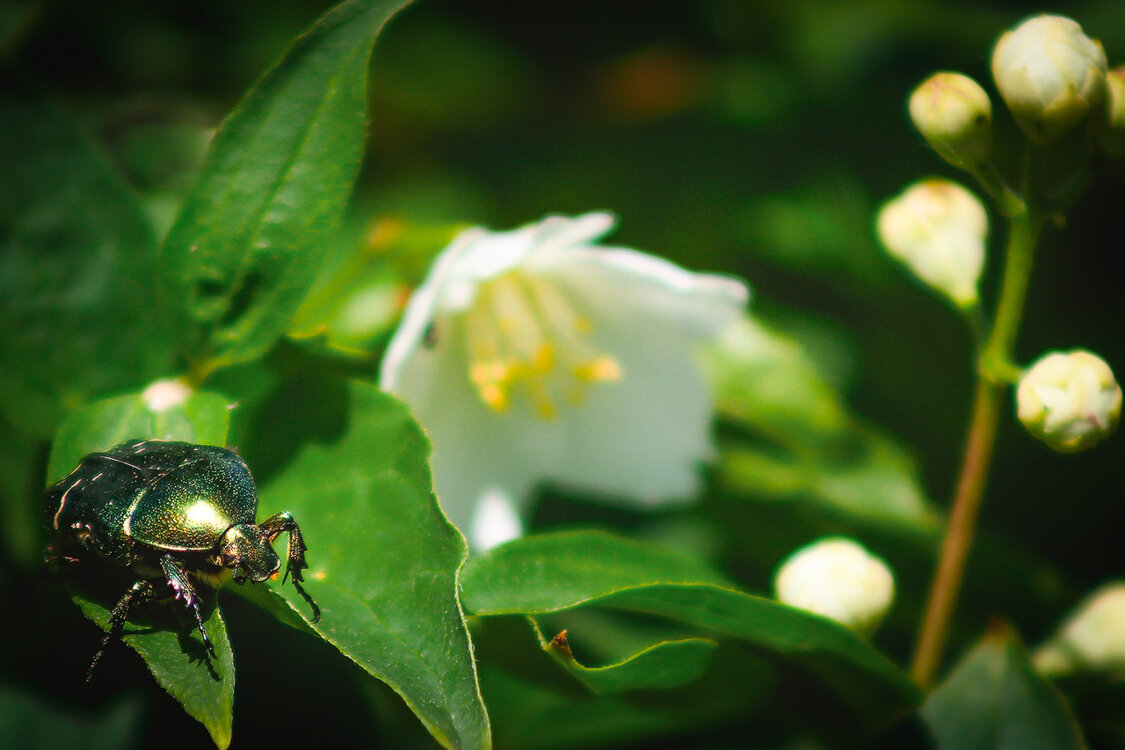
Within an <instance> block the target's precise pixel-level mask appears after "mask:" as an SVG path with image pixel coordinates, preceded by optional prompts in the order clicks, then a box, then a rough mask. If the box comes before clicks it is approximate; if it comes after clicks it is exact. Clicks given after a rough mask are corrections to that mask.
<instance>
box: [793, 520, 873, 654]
mask: <svg viewBox="0 0 1125 750" xmlns="http://www.w3.org/2000/svg"><path fill="white" fill-rule="evenodd" d="M774 591H775V592H776V593H777V599H778V601H780V602H782V603H784V604H788V605H789V606H791V607H798V608H800V609H804V610H808V611H810V612H815V613H816V614H818V615H823V616H824V617H829V618H831V619H833V620H836V621H837V622H839V623H842V624H844V625H846V626H847V627H849V628H851V629H852V630H854V631H856V632H857V633H859V634H861V635H870V634H871V633H873V632H874V631H875V628H877V627H878V626H879V623H880V622H882V621H883V617H884V616H885V615H886V614H887V611H888V610H889V609H890V608H891V602H892V601H893V600H894V596H895V581H894V576H893V575H892V574H891V571H890V568H888V567H887V565H886V563H884V562H883V561H882V560H880V559H879V558H878V557H875V556H874V555H872V554H871V553H870V552H868V551H867V550H866V549H864V548H863V547H862V546H860V545H859V544H857V543H856V542H853V541H852V540H851V539H845V538H843V537H828V538H825V539H821V540H819V541H816V542H813V543H812V544H810V545H808V546H807V547H802V548H801V549H799V550H797V551H796V552H794V553H793V554H792V555H791V556H790V557H789V558H788V559H787V560H786V561H785V562H783V563H782V564H781V566H780V567H779V568H778V571H777V574H776V575H775V576H774Z"/></svg>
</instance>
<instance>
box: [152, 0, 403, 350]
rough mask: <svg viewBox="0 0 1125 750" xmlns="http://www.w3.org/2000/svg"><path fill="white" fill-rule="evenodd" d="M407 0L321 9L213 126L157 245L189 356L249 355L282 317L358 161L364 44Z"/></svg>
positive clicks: (335, 220)
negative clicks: (179, 204) (212, 135)
mask: <svg viewBox="0 0 1125 750" xmlns="http://www.w3.org/2000/svg"><path fill="white" fill-rule="evenodd" d="M407 2H408V0H348V2H344V3H341V4H340V5H338V6H336V7H335V8H333V9H332V10H330V11H329V12H328V13H326V14H325V15H324V16H323V17H322V18H321V19H320V20H318V21H317V22H316V23H315V24H314V25H313V26H312V27H311V28H310V29H309V30H308V31H307V32H306V33H305V34H303V35H302V36H300V37H299V38H298V39H297V41H296V42H295V43H294V44H293V46H292V47H291V48H290V49H289V50H288V51H287V52H286V53H285V55H284V56H283V57H282V58H281V60H280V61H279V62H278V63H277V64H276V65H275V66H274V67H273V68H272V69H270V70H269V71H268V72H267V73H266V74H265V75H264V76H263V77H262V78H261V79H260V80H259V81H258V82H257V83H256V84H255V85H254V86H253V88H251V89H250V91H249V92H247V94H246V95H245V96H244V97H243V98H242V100H241V101H240V102H239V104H238V106H237V107H236V108H235V110H234V111H233V112H232V113H231V115H230V116H229V117H228V118H227V119H226V121H225V122H224V123H223V125H222V126H221V127H220V128H219V131H218V132H217V133H216V135H215V140H214V142H213V143H212V145H211V149H210V151H209V153H208V155H207V159H206V161H205V163H204V165H203V168H202V170H201V172H200V175H199V177H198V179H197V180H196V182H195V184H194V186H193V187H192V190H191V192H190V193H189V195H188V198H187V200H186V201H185V203H184V206H183V209H182V210H181V212H180V215H179V217H178V218H177V219H176V222H175V223H174V224H173V226H172V228H171V230H170V231H169V234H168V237H167V240H166V241H165V243H164V245H163V247H162V248H161V250H160V253H159V262H160V266H161V271H162V275H163V277H164V279H165V281H166V283H167V286H168V295H167V298H166V299H167V301H168V303H169V304H170V305H172V306H175V310H174V317H175V319H176V327H177V329H178V335H177V341H180V342H181V344H182V345H183V346H185V347H186V349H185V351H184V354H186V355H187V356H188V358H189V359H190V360H192V361H193V362H194V363H195V364H196V366H197V367H202V368H204V369H207V368H209V367H213V366H216V365H221V364H228V363H231V362H239V361H246V360H250V359H254V358H256V357H258V356H260V355H261V354H262V353H264V352H265V351H266V350H268V349H269V348H270V346H272V345H273V343H274V341H275V339H276V338H277V337H278V336H279V335H280V334H281V333H283V332H284V331H285V329H286V327H287V326H288V325H289V321H290V319H291V318H292V316H293V313H294V312H295V311H296V309H297V307H298V306H299V305H300V304H301V300H302V299H303V297H304V295H305V292H306V291H307V290H308V288H309V286H310V285H311V284H312V282H313V280H314V279H315V278H316V273H317V270H318V269H319V267H320V263H321V259H322V257H323V254H324V249H325V243H326V242H327V241H329V240H330V238H331V237H332V234H333V232H334V230H335V229H336V228H337V226H338V224H339V221H340V219H341V217H342V215H343V211H344V208H345V205H346V203H347V200H348V196H349V194H350V192H351V188H352V183H353V181H354V180H355V177H356V174H357V172H358V170H359V165H360V161H361V159H362V156H363V147H364V143H365V139H366V126H367V119H366V93H367V73H368V68H369V64H370V56H371V48H372V44H373V42H374V39H375V36H376V34H378V33H379V31H380V29H381V28H382V27H383V25H384V24H385V23H386V21H387V19H388V18H390V16H391V15H393V14H394V13H395V12H396V11H398V10H399V9H400V8H402V7H403V6H404V5H406V4H407Z"/></svg>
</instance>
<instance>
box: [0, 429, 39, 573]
mask: <svg viewBox="0 0 1125 750" xmlns="http://www.w3.org/2000/svg"><path fill="white" fill-rule="evenodd" d="M42 446H43V441H40V440H36V439H34V438H31V437H30V436H28V435H25V434H23V432H21V431H20V430H18V429H16V428H15V427H13V426H12V425H11V424H9V423H8V421H7V420H6V419H4V417H3V416H2V415H0V543H2V544H3V545H4V549H5V550H6V551H7V553H8V554H9V555H10V556H11V558H12V560H13V561H15V562H18V563H20V564H22V565H24V566H26V567H28V568H32V567H34V566H36V565H39V564H41V563H42V562H43V542H42V529H43V522H42V520H41V519H40V511H39V497H40V495H41V493H42V491H43V487H42V485H41V484H40V483H41V482H42V479H43V477H41V476H40V475H39V472H40V466H39V462H40V460H41V458H40V455H41V449H42Z"/></svg>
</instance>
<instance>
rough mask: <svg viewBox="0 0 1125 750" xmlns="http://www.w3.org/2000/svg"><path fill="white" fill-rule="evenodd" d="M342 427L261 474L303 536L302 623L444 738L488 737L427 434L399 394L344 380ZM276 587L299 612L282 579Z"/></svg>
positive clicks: (483, 741)
mask: <svg viewBox="0 0 1125 750" xmlns="http://www.w3.org/2000/svg"><path fill="white" fill-rule="evenodd" d="M345 397H346V404H345V407H346V409H347V414H348V418H347V424H346V430H345V431H344V432H343V433H342V434H340V435H338V436H336V437H334V438H331V439H325V440H317V441H310V442H308V443H306V444H304V445H303V446H302V447H301V448H299V449H298V452H297V455H296V457H295V458H294V459H293V460H292V462H291V463H289V464H288V465H287V466H285V467H284V468H283V469H282V470H281V471H280V473H278V474H277V475H276V476H275V477H274V478H273V479H272V480H270V481H269V482H268V483H267V484H266V486H264V487H262V488H261V510H260V513H263V514H269V513H275V512H278V511H282V510H288V511H290V512H292V513H293V515H294V517H295V518H296V519H297V521H298V522H299V523H300V524H301V529H302V532H303V533H304V537H305V542H306V544H307V545H308V562H309V566H310V567H309V569H308V570H307V571H306V572H305V581H306V583H305V589H306V590H307V591H308V593H309V594H310V595H311V596H312V597H313V598H314V599H315V600H316V602H317V604H319V606H320V609H321V618H320V620H319V621H318V622H316V623H312V622H310V625H311V626H312V628H313V629H314V630H316V632H317V633H319V634H320V635H321V636H322V637H323V638H324V639H325V640H327V641H329V642H330V643H332V644H333V645H334V646H336V647H337V648H338V649H340V651H341V652H342V653H344V654H345V655H346V656H348V657H349V658H350V659H352V660H353V661H355V662H356V663H357V664H359V665H360V666H361V667H363V668H364V669H365V670H367V671H368V672H369V673H371V674H372V675H374V676H375V677H377V678H379V679H380V680H382V681H383V682H385V683H387V685H389V686H390V687H391V688H392V689H393V690H394V691H395V692H397V693H398V694H399V695H401V696H402V698H403V700H405V701H406V703H407V705H408V706H409V707H410V709H411V710H412V711H413V712H414V713H415V714H416V715H417V716H418V718H419V719H420V720H421V721H422V723H423V724H424V725H425V726H426V728H427V729H428V730H429V731H430V733H431V734H432V735H433V736H434V738H435V739H437V741H438V742H440V743H441V744H442V745H444V746H445V747H457V748H486V747H489V746H490V745H491V739H490V729H489V721H488V715H487V714H486V712H485V707H484V704H483V702H482V700H481V697H480V691H479V688H478V685H477V677H476V670H475V666H474V663H473V657H472V647H471V644H470V642H469V634H468V630H467V628H466V625H465V621H464V617H463V615H462V612H461V605H460V603H459V601H458V596H457V579H458V571H459V569H460V567H461V565H462V563H463V562H464V560H465V558H466V556H467V554H468V551H467V547H466V545H465V540H464V538H463V537H462V536H461V534H460V533H459V532H458V531H457V530H456V529H455V528H454V527H453V526H452V524H450V523H449V521H448V520H447V519H446V518H445V516H444V515H443V514H442V513H441V510H440V509H439V508H438V505H437V502H436V500H435V499H434V496H433V494H432V492H431V489H430V473H429V444H428V442H427V440H426V438H425V437H424V435H423V434H422V431H421V429H420V428H419V427H418V425H417V424H416V423H415V422H414V421H413V420H412V419H411V418H410V415H409V412H408V410H407V408H406V407H405V406H403V405H402V404H401V403H400V402H399V401H397V400H395V399H394V398H393V397H391V396H389V395H387V394H384V393H382V392H381V391H379V390H378V389H376V388H374V387H373V386H370V385H367V384H363V383H358V382H355V383H350V384H349V385H348V387H347V390H346V392H345ZM274 590H275V591H277V592H278V593H280V594H281V595H282V596H283V597H285V599H286V601H288V603H289V605H290V606H291V607H292V608H293V609H294V610H295V611H296V612H297V613H298V614H300V615H301V616H302V617H303V618H305V619H306V621H308V620H309V616H310V611H309V605H308V604H307V603H306V602H305V601H304V600H303V599H302V597H301V596H300V595H299V594H298V593H297V592H296V591H295V590H294V588H293V587H292V586H289V585H275V586H274Z"/></svg>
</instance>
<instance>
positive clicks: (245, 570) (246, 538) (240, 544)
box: [217, 523, 281, 583]
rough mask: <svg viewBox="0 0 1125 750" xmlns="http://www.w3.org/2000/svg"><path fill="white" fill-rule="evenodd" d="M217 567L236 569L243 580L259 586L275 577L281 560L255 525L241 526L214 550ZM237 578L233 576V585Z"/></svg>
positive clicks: (232, 527)
mask: <svg viewBox="0 0 1125 750" xmlns="http://www.w3.org/2000/svg"><path fill="white" fill-rule="evenodd" d="M217 552H218V558H219V564H220V565H221V566H222V567H224V568H237V569H238V572H240V573H241V574H242V576H244V577H246V578H249V579H250V580H251V581H253V582H255V583H261V582H262V581H264V580H266V579H267V578H269V577H270V576H272V575H274V574H275V573H277V571H278V570H279V569H280V568H281V559H280V558H278V556H277V553H276V552H274V551H273V547H272V546H271V545H270V539H269V537H267V536H266V534H265V533H264V532H263V531H262V530H261V529H260V528H259V527H258V526H256V525H254V524H252V523H240V524H236V525H234V526H231V527H230V528H229V529H227V531H226V533H225V534H223V538H222V540H221V541H220V542H219V546H218V549H217ZM239 578H240V576H239V575H237V574H236V575H235V581H236V582H241V581H239Z"/></svg>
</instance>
